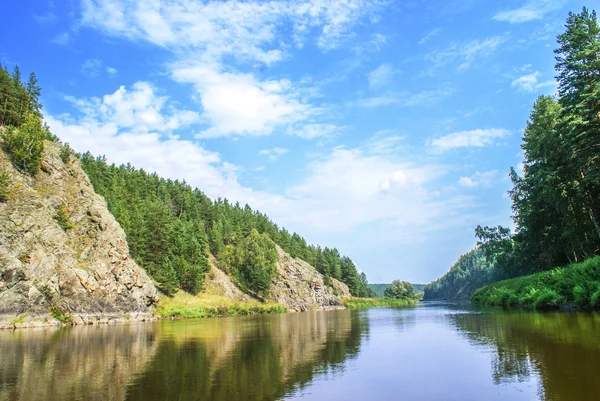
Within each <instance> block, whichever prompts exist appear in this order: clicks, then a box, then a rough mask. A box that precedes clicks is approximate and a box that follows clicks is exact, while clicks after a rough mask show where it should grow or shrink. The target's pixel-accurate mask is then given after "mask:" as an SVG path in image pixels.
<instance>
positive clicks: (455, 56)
mask: <svg viewBox="0 0 600 401" xmlns="http://www.w3.org/2000/svg"><path fill="white" fill-rule="evenodd" d="M506 39H507V38H506V37H505V36H492V37H490V38H487V39H484V40H472V41H470V42H465V43H452V44H451V45H450V46H448V48H446V49H444V50H434V51H432V52H430V53H429V54H427V55H426V57H425V58H426V59H427V60H428V61H430V62H432V63H433V65H434V66H435V67H437V68H439V67H443V66H445V65H447V64H449V63H452V62H457V63H459V65H458V69H459V70H465V69H467V68H469V67H471V66H473V65H474V64H476V63H477V62H479V61H480V60H481V59H485V58H487V57H489V56H490V55H492V54H493V53H494V52H495V51H496V50H497V49H498V48H499V47H500V46H501V45H502V44H503V43H504V42H506Z"/></svg>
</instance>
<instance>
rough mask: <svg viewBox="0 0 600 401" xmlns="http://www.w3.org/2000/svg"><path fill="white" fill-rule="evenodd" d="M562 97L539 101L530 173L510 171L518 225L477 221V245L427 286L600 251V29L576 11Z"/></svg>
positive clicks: (562, 42) (485, 278) (561, 78)
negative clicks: (480, 223) (494, 225)
mask: <svg viewBox="0 0 600 401" xmlns="http://www.w3.org/2000/svg"><path fill="white" fill-rule="evenodd" d="M557 43H558V47H557V48H556V50H554V53H555V54H556V57H555V59H556V64H555V70H556V74H557V76H556V78H557V81H558V90H557V94H556V96H540V97H538V99H537V100H536V101H535V103H534V105H533V108H532V110H531V113H530V115H529V119H528V121H527V124H526V127H525V130H524V135H523V138H522V144H521V149H522V150H523V153H524V160H523V171H522V173H521V174H520V173H519V172H518V171H517V170H516V169H514V168H511V169H510V173H509V176H510V179H511V182H512V189H511V190H510V191H509V195H510V197H511V201H512V211H513V215H512V218H513V221H514V223H515V229H514V230H511V229H509V228H507V227H502V226H496V227H488V226H485V227H482V226H477V228H476V229H475V236H476V237H477V246H478V248H479V249H480V250H475V251H472V252H470V253H469V254H467V255H464V256H462V257H461V259H459V261H458V262H457V263H456V264H455V265H454V266H453V267H452V269H451V270H450V271H449V272H448V273H447V274H446V275H445V276H443V277H441V278H440V279H438V280H437V281H435V282H433V283H431V284H430V285H429V286H428V288H427V289H426V291H425V298H435V297H450V296H452V294H456V292H455V291H461V290H463V289H464V288H466V287H469V288H468V289H469V291H470V292H472V291H473V288H471V287H472V285H471V283H472V282H473V280H475V282H477V283H478V284H477V285H486V284H489V282H492V281H497V280H501V279H505V278H511V277H517V276H523V275H528V274H532V273H537V272H542V271H547V270H550V269H553V268H555V267H557V266H564V265H569V264H573V263H578V262H581V261H584V260H588V259H589V258H592V257H593V256H594V255H598V254H600V26H599V25H598V19H597V15H596V12H595V11H590V10H588V9H587V8H585V7H584V8H583V10H582V11H581V12H580V13H572V12H570V13H569V15H568V18H567V20H566V24H565V31H564V32H563V33H562V34H560V35H559V36H558V37H557Z"/></svg>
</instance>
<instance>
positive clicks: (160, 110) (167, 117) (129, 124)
mask: <svg viewBox="0 0 600 401" xmlns="http://www.w3.org/2000/svg"><path fill="white" fill-rule="evenodd" d="M66 99H67V100H68V101H70V102H71V103H72V104H73V105H74V106H75V107H76V108H77V109H79V111H80V112H81V113H83V115H84V116H85V117H84V119H85V120H86V121H98V122H99V123H98V124H97V125H106V126H108V125H110V126H112V127H114V129H116V130H119V129H123V128H126V129H131V130H134V131H136V132H150V131H158V132H170V131H173V130H177V129H179V128H182V127H185V126H188V125H190V124H192V123H194V122H196V121H197V120H198V118H199V115H198V114H197V113H195V112H193V111H189V110H176V109H174V108H172V107H167V106H168V104H167V100H168V99H167V97H164V96H159V95H157V94H156V90H155V89H154V88H153V87H152V85H150V84H149V83H148V82H136V83H135V84H133V86H132V88H131V89H130V90H127V88H125V87H124V86H121V87H120V88H119V89H117V91H115V92H114V93H112V94H109V95H105V96H103V97H102V98H101V99H100V98H96V97H94V98H87V99H75V98H72V97H67V98H66Z"/></svg>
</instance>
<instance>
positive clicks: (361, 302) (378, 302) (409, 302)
mask: <svg viewBox="0 0 600 401" xmlns="http://www.w3.org/2000/svg"><path fill="white" fill-rule="evenodd" d="M416 302H417V301H416V300H415V299H392V298H343V299H342V303H343V304H344V306H345V307H346V308H348V309H366V308H374V307H376V306H414V305H415V303H416Z"/></svg>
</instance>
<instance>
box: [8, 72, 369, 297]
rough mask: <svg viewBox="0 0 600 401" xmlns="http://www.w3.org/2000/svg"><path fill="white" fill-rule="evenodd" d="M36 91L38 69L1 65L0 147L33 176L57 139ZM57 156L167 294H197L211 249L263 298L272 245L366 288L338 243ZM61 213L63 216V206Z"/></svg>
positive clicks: (125, 172) (155, 180) (178, 187)
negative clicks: (309, 239) (47, 143)
mask: <svg viewBox="0 0 600 401" xmlns="http://www.w3.org/2000/svg"><path fill="white" fill-rule="evenodd" d="M40 93H41V89H40V87H39V86H38V84H37V79H36V77H35V74H33V73H32V74H31V75H30V78H29V81H28V83H27V84H24V83H23V82H22V78H21V73H20V70H19V68H18V67H16V68H15V69H14V71H13V72H12V73H9V72H8V71H7V70H6V69H5V68H4V67H0V105H1V107H0V126H3V127H5V128H2V130H1V131H0V133H1V134H2V138H1V139H2V140H1V144H2V147H3V149H4V150H5V151H6V152H7V154H8V155H10V157H11V160H12V162H13V164H14V165H15V166H16V167H17V168H19V169H20V170H22V171H26V172H27V173H29V174H30V175H32V176H33V175H35V174H37V171H38V170H39V168H40V161H41V154H42V152H43V149H44V140H51V141H54V142H58V143H60V140H59V139H58V138H57V137H56V136H54V135H52V134H51V133H50V130H49V127H46V126H43V125H42V122H41V121H42V118H43V117H42V113H41V109H42V105H41V104H40V102H39V96H40ZM61 145H62V148H61V152H60V157H61V158H63V160H65V161H66V160H68V158H69V157H73V156H77V157H79V158H80V160H81V164H82V167H83V168H84V170H85V171H86V173H87V174H88V176H89V178H90V180H91V182H92V184H93V186H94V189H95V191H96V192H97V193H99V194H101V195H103V196H104V197H105V199H106V201H107V203H108V206H109V209H110V211H111V213H112V214H113V215H114V216H115V217H116V219H117V221H118V222H119V223H120V225H121V226H122V227H123V229H124V230H125V232H126V234H127V240H128V244H129V247H130V249H131V253H132V255H133V257H134V258H135V259H136V261H137V262H138V263H139V264H140V265H141V266H142V267H144V268H145V269H146V270H147V271H148V272H149V273H150V275H151V276H152V277H153V278H154V279H155V280H156V281H157V282H158V284H159V286H160V288H161V290H162V291H163V292H165V293H166V294H173V293H174V292H176V291H177V289H183V290H185V291H187V292H190V293H196V292H198V291H199V290H200V289H201V288H202V286H203V282H204V275H205V273H206V272H207V271H208V269H209V254H212V255H214V257H215V258H216V260H217V262H218V265H219V267H221V268H222V269H223V270H224V271H226V272H227V273H228V274H229V275H230V276H232V277H233V278H234V279H235V280H236V282H237V283H238V285H239V286H240V287H242V288H243V289H245V290H247V291H250V292H252V293H253V294H255V295H259V296H264V295H265V294H267V292H268V289H269V287H270V285H271V280H272V278H273V275H274V274H275V259H276V258H277V251H276V246H275V244H277V245H279V246H280V247H281V248H282V249H283V250H284V251H286V252H288V253H289V254H290V255H292V256H293V257H297V258H300V259H303V260H304V261H306V262H308V263H309V264H311V265H312V266H314V267H315V268H316V269H317V270H318V271H319V272H320V273H322V274H323V275H324V276H325V278H326V283H327V282H328V280H329V283H330V282H331V278H335V279H338V280H340V281H343V282H344V283H346V284H347V285H348V287H349V289H350V291H351V293H352V295H353V296H367V295H369V294H370V290H369V288H368V287H367V279H366V276H365V275H364V273H361V274H358V272H357V270H356V267H355V265H354V263H353V262H352V260H351V259H350V258H349V257H347V256H343V255H340V253H339V252H338V250H337V249H335V248H327V247H325V248H321V247H320V246H314V245H308V244H307V243H306V241H305V240H304V238H302V237H301V236H300V235H298V234H296V233H290V232H288V231H287V230H286V229H285V228H280V227H278V226H277V224H275V223H273V222H272V221H271V220H270V219H269V218H268V217H267V216H266V215H264V214H262V213H260V212H258V211H255V210H252V209H251V208H250V206H248V205H245V206H243V207H242V206H241V205H239V204H237V203H236V204H231V203H230V202H229V201H228V200H227V199H220V198H219V199H216V200H214V201H213V200H211V199H210V198H208V197H207V196H206V195H204V194H203V193H202V192H201V191H200V190H199V189H196V188H191V187H190V186H189V185H187V184H186V183H185V182H180V181H177V180H176V181H172V180H167V179H163V178H161V177H159V176H158V175H157V174H155V173H147V172H145V171H143V170H138V169H135V168H134V167H133V166H131V165H126V166H115V165H109V164H108V163H107V162H106V159H105V158H103V157H94V156H92V155H91V154H89V153H86V154H83V155H75V154H74V153H73V151H72V150H71V148H70V147H69V145H68V144H61ZM9 195H10V182H9V179H8V177H7V175H6V172H4V171H0V201H2V200H3V199H4V198H6V197H7V196H9ZM63 212H64V213H63V214H65V213H68V211H67V209H65V210H63Z"/></svg>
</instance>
